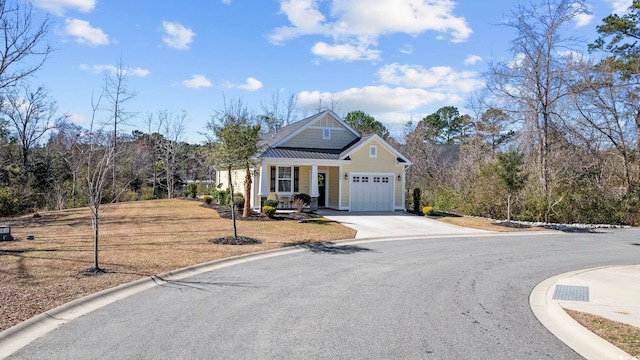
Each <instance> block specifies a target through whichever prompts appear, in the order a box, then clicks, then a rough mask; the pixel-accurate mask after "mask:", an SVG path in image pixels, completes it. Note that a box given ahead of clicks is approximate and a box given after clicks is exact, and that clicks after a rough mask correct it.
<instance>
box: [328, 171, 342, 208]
mask: <svg viewBox="0 0 640 360" xmlns="http://www.w3.org/2000/svg"><path fill="white" fill-rule="evenodd" d="M339 172H340V169H339V168H337V167H331V168H329V171H328V173H327V178H328V179H327V185H328V186H329V199H327V205H328V206H331V207H337V206H339V205H338V196H339V193H340V189H339V186H340V178H339V177H340V174H339Z"/></svg>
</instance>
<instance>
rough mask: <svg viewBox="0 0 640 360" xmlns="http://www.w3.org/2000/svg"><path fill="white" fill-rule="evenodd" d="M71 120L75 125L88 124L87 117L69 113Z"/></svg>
mask: <svg viewBox="0 0 640 360" xmlns="http://www.w3.org/2000/svg"><path fill="white" fill-rule="evenodd" d="M69 120H70V121H72V122H74V123H82V122H86V121H87V120H88V119H87V117H86V116H84V115H82V114H78V113H74V112H71V113H69Z"/></svg>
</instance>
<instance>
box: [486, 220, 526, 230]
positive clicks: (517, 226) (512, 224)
mask: <svg viewBox="0 0 640 360" xmlns="http://www.w3.org/2000/svg"><path fill="white" fill-rule="evenodd" d="M494 224H495V225H498V226H503V227H508V228H512V229H529V228H531V225H526V224H520V223H515V222H511V221H496V222H494Z"/></svg>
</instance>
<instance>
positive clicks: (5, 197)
mask: <svg viewBox="0 0 640 360" xmlns="http://www.w3.org/2000/svg"><path fill="white" fill-rule="evenodd" d="M17 209H18V198H17V197H16V196H15V195H14V194H13V191H12V190H11V188H9V187H3V188H0V216H8V215H14V214H16V211H17Z"/></svg>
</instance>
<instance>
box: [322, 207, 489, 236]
mask: <svg viewBox="0 0 640 360" xmlns="http://www.w3.org/2000/svg"><path fill="white" fill-rule="evenodd" d="M318 214H320V215H322V216H324V217H325V218H327V219H330V220H334V221H337V222H339V223H341V224H343V225H345V226H348V227H350V228H353V229H356V230H357V231H358V232H357V234H356V239H362V238H374V237H402V236H432V235H437V236H442V235H469V234H488V233H491V232H490V231H487V230H479V229H470V228H465V227H461V226H456V225H451V224H447V223H443V222H441V221H437V220H433V219H430V218H428V217H424V216H417V215H414V214H410V213H405V212H398V211H396V212H346V211H335V210H320V211H318Z"/></svg>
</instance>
